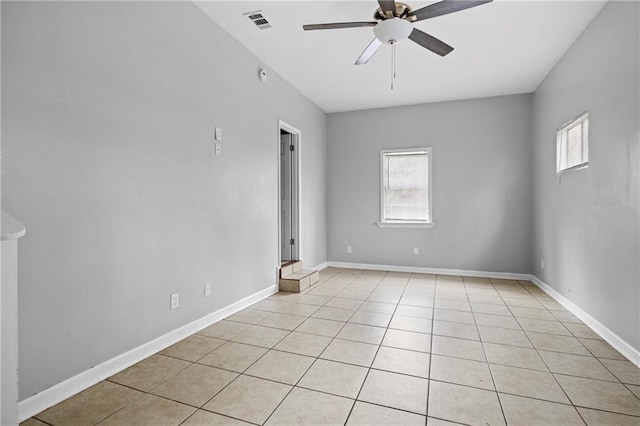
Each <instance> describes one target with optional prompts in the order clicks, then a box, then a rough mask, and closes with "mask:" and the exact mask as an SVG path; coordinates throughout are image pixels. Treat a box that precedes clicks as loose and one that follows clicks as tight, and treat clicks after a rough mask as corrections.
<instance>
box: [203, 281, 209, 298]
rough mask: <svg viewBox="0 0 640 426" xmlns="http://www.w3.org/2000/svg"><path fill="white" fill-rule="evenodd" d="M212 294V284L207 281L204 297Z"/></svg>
mask: <svg viewBox="0 0 640 426" xmlns="http://www.w3.org/2000/svg"><path fill="white" fill-rule="evenodd" d="M209 296H211V284H209V283H206V284H205V285H204V297H209Z"/></svg>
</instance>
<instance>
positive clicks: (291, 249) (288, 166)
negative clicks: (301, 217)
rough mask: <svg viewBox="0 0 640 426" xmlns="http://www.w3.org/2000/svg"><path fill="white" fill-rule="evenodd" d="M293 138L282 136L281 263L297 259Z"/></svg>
mask: <svg viewBox="0 0 640 426" xmlns="http://www.w3.org/2000/svg"><path fill="white" fill-rule="evenodd" d="M293 147H294V145H293V136H292V135H291V134H289V133H284V134H281V135H280V232H281V235H280V253H281V255H280V256H281V259H280V262H281V263H285V262H288V261H290V260H296V259H295V243H296V241H295V229H294V217H295V214H294V211H293V208H294V198H295V195H294V186H295V185H294V180H293V178H294V176H293V171H294V168H293V149H294V148H293Z"/></svg>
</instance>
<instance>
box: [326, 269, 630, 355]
mask: <svg viewBox="0 0 640 426" xmlns="http://www.w3.org/2000/svg"><path fill="white" fill-rule="evenodd" d="M326 265H327V266H333V267H336V268H352V269H371V270H376V271H392V272H414V273H426V274H442V275H460V276H464V277H483V278H503V279H512V280H524V281H531V282H533V283H534V284H535V285H537V286H538V287H539V288H540V289H541V290H542V291H544V292H545V293H547V294H548V295H549V296H551V297H552V298H553V299H555V300H556V301H557V302H558V303H560V304H561V305H562V306H563V307H564V308H565V309H566V310H568V311H569V312H571V313H572V314H573V315H575V316H576V317H577V318H578V319H580V321H582V322H583V323H585V324H586V325H587V326H589V327H590V328H591V329H592V330H593V331H595V332H596V333H597V334H598V335H599V336H600V337H602V339H603V340H605V341H606V342H607V343H609V344H610V345H611V346H612V347H613V348H614V349H615V350H617V351H618V352H620V353H621V354H622V355H624V357H625V358H627V359H628V360H629V361H631V362H632V363H633V364H635V365H636V366H638V367H640V351H639V350H638V349H636V348H634V347H633V346H631V345H630V344H629V343H627V342H626V341H625V340H624V339H622V338H621V337H620V336H618V335H617V334H616V333H614V332H613V331H611V330H610V329H609V328H607V327H606V326H604V325H603V324H602V323H601V322H600V321H598V320H596V319H595V318H593V317H592V316H591V315H589V314H588V313H586V312H585V311H583V310H582V309H581V308H580V307H579V306H577V305H576V304H574V303H573V302H571V301H570V300H569V299H567V298H566V297H564V296H563V295H561V294H560V293H558V292H557V291H555V290H554V289H553V288H552V287H551V286H549V285H548V284H546V283H544V282H543V281H542V280H541V279H539V278H538V277H536V276H535V275H531V274H516V273H508V272H487V271H467V270H462V269H440V268H422V267H414V266H393V265H371V264H367V263H347V262H327V263H326Z"/></svg>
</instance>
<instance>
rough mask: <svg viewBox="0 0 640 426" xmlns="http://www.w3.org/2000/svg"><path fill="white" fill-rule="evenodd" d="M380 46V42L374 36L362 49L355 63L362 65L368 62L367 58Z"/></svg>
mask: <svg viewBox="0 0 640 426" xmlns="http://www.w3.org/2000/svg"><path fill="white" fill-rule="evenodd" d="M380 46H382V42H381V41H380V40H378V39H377V38H374V39H373V41H372V42H371V43H369V45H368V46H367V48H366V49H364V52H362V55H360V57H359V58H358V60H357V61H356V65H364V64H366V63H367V62H369V59H371V57H372V56H373V55H374V54H375V53H376V52H377V51H378V49H379V48H380Z"/></svg>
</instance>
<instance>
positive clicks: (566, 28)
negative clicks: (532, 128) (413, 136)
mask: <svg viewBox="0 0 640 426" xmlns="http://www.w3.org/2000/svg"><path fill="white" fill-rule="evenodd" d="M406 3H408V4H409V5H411V7H413V9H414V10H416V9H418V8H420V7H423V6H427V5H429V4H431V3H434V1H411V0H409V1H406ZM604 3H605V2H604V1H575V0H574V1H525V0H494V2H492V3H488V4H485V5H482V6H477V7H475V8H472V9H467V10H464V11H461V12H457V13H453V14H450V15H445V16H440V17H437V18H433V19H429V20H424V21H420V22H417V23H415V24H414V25H415V26H416V27H417V28H419V29H421V30H423V31H425V32H427V33H429V34H431V35H433V36H435V37H437V38H439V39H441V40H442V41H444V42H446V43H448V44H450V45H451V46H453V47H454V48H455V50H454V51H453V52H451V53H450V54H449V55H447V56H446V57H440V56H438V55H436V54H434V53H431V52H430V51H428V50H426V49H424V48H423V47H421V46H419V45H417V44H415V43H413V42H411V41H410V40H407V41H404V42H402V43H399V44H398V45H397V78H396V82H395V87H394V90H393V91H392V90H391V89H390V83H391V47H390V46H388V45H385V46H382V47H381V48H380V50H379V51H378V52H377V53H376V55H375V56H374V57H373V58H372V59H371V61H370V62H369V63H368V64H366V65H361V66H355V65H354V62H355V60H356V59H357V58H358V56H359V55H360V54H361V53H362V51H363V50H364V48H365V47H366V46H367V45H368V44H369V43H370V42H371V40H372V39H373V30H372V28H352V29H336V30H322V31H303V30H302V25H303V24H313V23H326V22H345V21H369V20H372V16H373V13H374V11H375V9H376V8H377V7H378V3H377V2H376V1H375V0H366V1H365V0H359V1H307V0H300V1H280V2H274V1H238V0H236V1H204V2H196V4H197V5H198V6H199V7H200V8H201V9H202V10H203V11H204V12H205V13H207V14H208V15H209V16H210V17H211V19H213V21H215V22H216V23H217V24H218V25H220V26H221V27H222V28H224V29H225V30H226V31H227V32H228V33H229V34H231V36H233V37H234V38H235V39H237V40H238V41H240V43H242V44H243V45H244V46H246V47H247V49H249V50H250V51H251V52H253V53H254V54H255V55H256V56H257V57H258V58H259V59H260V60H261V61H263V63H264V65H266V66H268V67H270V68H271V69H273V70H274V71H275V72H277V73H278V74H280V75H281V76H282V77H283V78H284V79H285V80H287V81H288V82H289V83H290V84H291V85H293V86H294V87H296V88H297V89H298V90H299V91H300V92H302V93H303V94H304V95H305V96H306V97H308V98H309V99H311V100H312V101H313V102H315V103H316V104H317V105H318V106H319V107H320V108H322V109H323V110H324V111H326V112H329V113H330V112H339V111H351V110H359V109H369V108H380V107H388V106H397V105H410V104H418V103H427V102H437V101H447V100H456V99H471V98H479V97H486V96H498V95H508V94H515V93H530V92H533V91H534V90H535V89H536V87H538V85H539V84H540V83H541V82H542V81H543V80H544V78H545V76H546V75H547V74H548V73H549V71H550V70H551V69H552V68H553V66H554V65H555V64H556V63H557V62H558V60H559V59H560V58H561V57H562V55H563V54H564V53H565V52H566V51H567V49H568V48H569V47H570V46H571V44H572V43H573V42H574V41H575V40H576V38H577V37H578V36H579V35H580V33H581V32H582V31H583V30H584V29H585V28H586V27H587V25H588V24H589V23H590V22H591V21H592V20H593V18H594V17H595V16H596V15H597V14H598V12H599V11H600V9H601V8H602V6H603V5H604ZM255 10H262V12H263V14H264V15H265V17H266V18H267V19H268V20H269V22H270V23H271V25H272V28H270V29H267V30H259V29H258V28H257V27H255V25H254V24H253V23H251V22H250V21H249V20H248V19H247V18H246V17H245V16H243V14H244V13H246V12H252V11H255Z"/></svg>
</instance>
